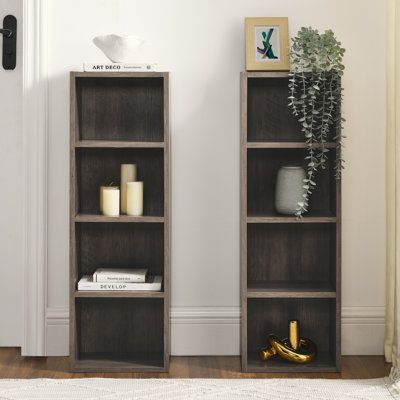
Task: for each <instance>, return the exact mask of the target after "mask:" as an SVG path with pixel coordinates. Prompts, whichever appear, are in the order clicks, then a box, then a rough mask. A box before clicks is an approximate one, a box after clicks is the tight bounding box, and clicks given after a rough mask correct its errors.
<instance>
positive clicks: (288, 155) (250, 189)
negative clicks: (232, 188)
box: [247, 149, 336, 217]
mask: <svg viewBox="0 0 400 400" xmlns="http://www.w3.org/2000/svg"><path fill="white" fill-rule="evenodd" d="M334 155H335V151H334V150H330V152H329V160H328V162H327V168H326V169H325V170H323V171H319V172H318V173H317V174H316V176H315V181H316V183H317V186H316V189H315V190H314V192H313V194H312V196H311V198H310V206H309V211H308V213H306V214H304V216H305V217H307V216H335V210H336V180H335V177H334V169H333V162H334ZM305 157H306V150H305V149H248V150H247V213H248V216H275V215H276V216H279V215H280V214H278V213H277V212H276V210H275V189H276V178H277V173H278V170H279V169H280V168H281V167H282V166H285V165H292V166H293V165H296V166H297V165H298V166H302V167H303V168H305V169H306V160H304V158H305Z"/></svg>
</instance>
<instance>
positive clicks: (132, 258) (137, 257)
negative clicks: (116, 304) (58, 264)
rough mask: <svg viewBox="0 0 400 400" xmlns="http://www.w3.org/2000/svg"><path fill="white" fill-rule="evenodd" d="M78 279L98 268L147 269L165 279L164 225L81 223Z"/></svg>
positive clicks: (78, 241)
mask: <svg viewBox="0 0 400 400" xmlns="http://www.w3.org/2000/svg"><path fill="white" fill-rule="evenodd" d="M76 235H77V266H78V267H77V268H78V271H77V274H76V276H77V279H78V280H79V279H80V278H81V277H82V276H83V275H91V274H93V273H94V272H95V271H96V269H97V268H100V267H106V268H147V269H148V274H149V275H162V276H163V275H164V225H163V224H162V223H154V224H146V223H123V224H107V223H82V224H77V226H76Z"/></svg>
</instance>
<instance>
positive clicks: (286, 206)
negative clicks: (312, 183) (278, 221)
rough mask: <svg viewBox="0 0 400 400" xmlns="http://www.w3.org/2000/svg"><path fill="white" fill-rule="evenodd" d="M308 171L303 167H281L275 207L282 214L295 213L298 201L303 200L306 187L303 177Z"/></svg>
mask: <svg viewBox="0 0 400 400" xmlns="http://www.w3.org/2000/svg"><path fill="white" fill-rule="evenodd" d="M305 177H306V172H305V171H304V169H303V168H302V167H298V166H289V165H287V166H283V167H281V168H280V169H279V171H278V175H277V179H276V191H275V208H276V211H278V213H280V214H291V215H293V214H294V213H295V212H296V210H297V207H298V205H297V203H299V202H301V201H302V200H303V194H304V193H305V189H304V188H303V185H304V182H303V179H305Z"/></svg>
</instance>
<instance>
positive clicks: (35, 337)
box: [21, 0, 48, 356]
mask: <svg viewBox="0 0 400 400" xmlns="http://www.w3.org/2000/svg"><path fill="white" fill-rule="evenodd" d="M47 7H48V3H47V0H23V12H22V19H23V20H22V40H23V56H22V63H23V68H22V99H23V111H22V114H23V115H22V118H23V124H22V154H23V163H24V165H23V176H22V185H23V211H22V212H23V244H22V247H23V276H24V281H23V296H24V300H23V342H22V348H21V354H22V355H23V356H44V355H46V329H45V320H46V304H47V185H48V182H47V181H48V174H47V159H48V116H47V113H48V93H47V92H48V73H47V47H48V46H47Z"/></svg>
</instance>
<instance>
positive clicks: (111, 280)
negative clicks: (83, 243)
mask: <svg viewBox="0 0 400 400" xmlns="http://www.w3.org/2000/svg"><path fill="white" fill-rule="evenodd" d="M161 283H162V276H159V275H156V276H151V275H147V269H138V268H99V269H97V270H96V271H95V273H94V274H93V275H85V276H83V277H82V278H81V279H80V281H79V282H78V290H125V291H140V290H151V291H160V290H161Z"/></svg>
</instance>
